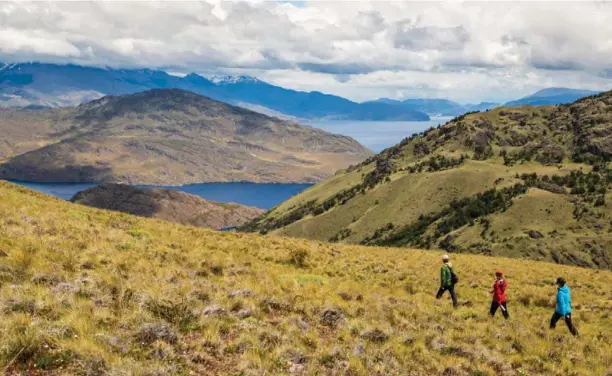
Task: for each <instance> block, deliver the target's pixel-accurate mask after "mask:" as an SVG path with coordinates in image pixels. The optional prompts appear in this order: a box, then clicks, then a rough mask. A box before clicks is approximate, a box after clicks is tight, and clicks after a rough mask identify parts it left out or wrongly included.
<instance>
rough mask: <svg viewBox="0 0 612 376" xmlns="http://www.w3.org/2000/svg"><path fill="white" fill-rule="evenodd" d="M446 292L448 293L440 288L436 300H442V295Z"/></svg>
mask: <svg viewBox="0 0 612 376" xmlns="http://www.w3.org/2000/svg"><path fill="white" fill-rule="evenodd" d="M444 291H446V288H444V287H440V289H439V290H438V293H437V294H436V299H440V298H441V297H442V294H444Z"/></svg>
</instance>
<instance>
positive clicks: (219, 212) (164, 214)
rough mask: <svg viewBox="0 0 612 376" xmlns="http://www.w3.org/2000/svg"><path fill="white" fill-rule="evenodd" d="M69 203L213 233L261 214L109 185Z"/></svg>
mask: <svg viewBox="0 0 612 376" xmlns="http://www.w3.org/2000/svg"><path fill="white" fill-rule="evenodd" d="M71 201H72V202H76V203H78V204H83V205H87V206H92V207H95V208H100V209H108V210H115V211H120V212H123V213H128V214H134V215H139V216H141V217H152V218H159V219H164V220H166V221H170V222H176V223H180V224H184V225H193V226H199V227H210V228H213V229H221V228H224V227H235V226H239V225H242V224H244V223H246V222H247V221H249V220H251V219H253V218H255V217H257V216H258V215H260V214H261V213H263V210H262V209H258V208H254V207H249V206H243V205H238V204H235V203H229V204H224V203H219V202H212V201H208V200H205V199H203V198H201V197H198V196H196V195H192V194H189V193H185V192H181V191H176V190H172V189H159V188H137V187H133V186H129V185H122V184H111V183H107V184H102V185H99V186H97V187H93V188H89V189H87V190H84V191H82V192H79V193H77V194H76V195H74V197H73V198H72V199H71Z"/></svg>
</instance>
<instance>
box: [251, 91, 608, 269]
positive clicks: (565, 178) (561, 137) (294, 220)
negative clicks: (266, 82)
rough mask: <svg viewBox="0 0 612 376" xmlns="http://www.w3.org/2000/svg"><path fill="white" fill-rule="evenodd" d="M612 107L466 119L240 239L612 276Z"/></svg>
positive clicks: (307, 197)
mask: <svg viewBox="0 0 612 376" xmlns="http://www.w3.org/2000/svg"><path fill="white" fill-rule="evenodd" d="M611 100H612V94H611V93H610V92H607V93H604V94H600V95H596V96H592V97H588V98H584V99H581V100H578V101H577V102H575V103H573V104H571V105H563V106H558V107H555V106H544V107H529V106H525V107H519V108H505V107H500V108H496V109H493V110H490V111H486V112H480V113H471V114H465V115H462V116H459V117H457V118H455V119H453V120H451V121H450V122H448V123H446V124H445V125H443V126H441V127H439V128H432V129H430V130H428V131H425V132H423V133H422V134H420V135H417V136H413V137H409V138H406V139H405V140H404V141H402V142H401V143H399V144H398V145H396V146H394V147H391V148H388V149H386V150H384V151H383V152H382V153H380V154H379V155H378V156H376V157H374V158H371V159H369V160H367V161H366V162H364V163H362V164H359V165H356V166H352V167H350V168H348V169H347V170H346V171H345V172H344V173H342V174H337V175H336V176H334V177H333V178H331V179H329V180H326V181H324V182H322V183H320V184H318V185H315V186H313V187H311V188H309V189H308V190H306V191H304V192H303V193H301V194H299V195H297V196H295V197H293V198H291V199H290V200H288V201H287V202H285V203H283V204H282V205H280V206H278V207H276V208H275V209H273V210H272V211H270V212H268V213H266V214H265V215H263V216H262V217H260V218H259V219H257V220H256V221H254V222H252V223H251V224H249V225H247V226H245V228H244V230H245V231H260V232H262V233H269V232H271V233H274V234H278V235H289V236H295V237H305V238H311V239H318V240H324V241H335V242H345V243H352V244H371V245H375V244H378V245H394V246H417V247H421V248H425V249H427V248H445V249H447V250H449V251H453V252H460V253H478V254H487V255H494V256H512V257H521V258H532V259H536V260H548V261H554V262H559V263H567V264H574V265H581V266H588V267H598V268H605V269H610V268H612V259H611V257H612V256H611V255H610V253H609V252H608V251H607V249H609V247H610V245H611V241H612V238H610V236H609V231H608V229H609V224H610V203H609V202H608V201H607V200H606V193H607V192H608V189H609V187H610V182H611V181H612V179H611V178H610V176H611V175H610V170H609V169H608V168H607V167H606V166H607V164H606V162H607V161H608V160H609V159H610V156H611V155H612V153H611V152H612V149H610V146H609V145H610V143H609V140H608V137H609V132H608V128H609V124H610V122H611V121H612V102H611Z"/></svg>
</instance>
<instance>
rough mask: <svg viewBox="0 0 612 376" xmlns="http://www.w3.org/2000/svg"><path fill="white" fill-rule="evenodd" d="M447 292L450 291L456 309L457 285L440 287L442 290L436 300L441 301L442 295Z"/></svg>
mask: <svg viewBox="0 0 612 376" xmlns="http://www.w3.org/2000/svg"><path fill="white" fill-rule="evenodd" d="M446 290H448V292H449V293H450V296H451V299H452V300H453V307H456V306H457V294H455V285H450V286H442V287H440V289H439V290H438V293H437V294H436V299H440V298H441V297H442V295H443V294H444V291H446Z"/></svg>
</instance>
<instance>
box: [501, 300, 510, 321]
mask: <svg viewBox="0 0 612 376" xmlns="http://www.w3.org/2000/svg"><path fill="white" fill-rule="evenodd" d="M502 307H503V308H504V309H502V313H503V314H504V318H505V319H506V320H508V319H509V318H510V314H509V313H508V306H507V305H506V302H503V303H502Z"/></svg>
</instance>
